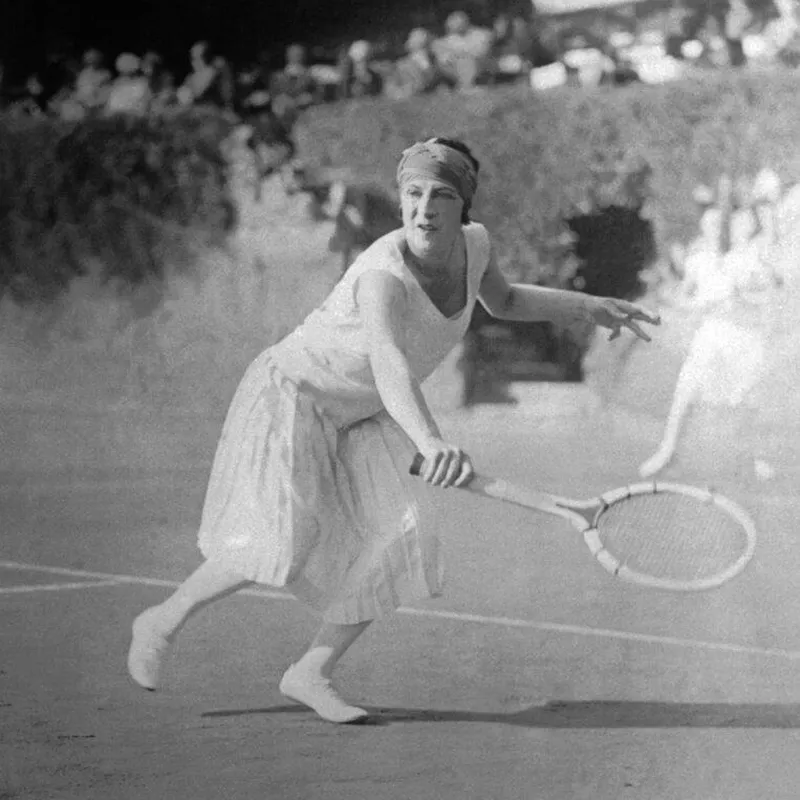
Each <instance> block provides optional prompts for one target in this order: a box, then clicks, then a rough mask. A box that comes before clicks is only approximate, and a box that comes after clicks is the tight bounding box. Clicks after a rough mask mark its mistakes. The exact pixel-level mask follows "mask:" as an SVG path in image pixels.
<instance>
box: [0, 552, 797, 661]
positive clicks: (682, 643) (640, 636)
mask: <svg viewBox="0 0 800 800" xmlns="http://www.w3.org/2000/svg"><path fill="white" fill-rule="evenodd" d="M0 569H16V570H31V571H32V572H44V573H48V574H50V575H66V576H69V577H73V578H96V579H98V581H100V582H103V583H106V582H107V583H109V584H116V585H118V586H119V585H122V584H126V583H127V584H134V585H137V586H162V587H167V588H171V589H174V588H175V587H177V586H179V585H180V582H179V581H167V580H162V579H160V578H144V577H140V576H138V575H117V574H113V573H106V572H89V571H85V570H79V569H69V568H67V567H49V566H44V565H42V564H29V563H26V562H20V561H3V560H0ZM62 585H64V584H62ZM82 585H83V586H85V585H86V584H82ZM239 594H244V595H248V596H250V597H261V598H267V599H271V600H294V599H295V597H294V596H293V595H291V594H289V593H288V592H276V591H268V590H262V589H243V590H242V591H240V592H239ZM397 613H398V614H405V615H407V616H414V617H427V618H429V619H448V620H453V621H454V622H471V623H475V624H478V625H497V626H500V627H503V628H518V629H525V630H535V631H550V632H552V633H564V634H568V635H571V636H594V637H598V638H601V639H621V640H623V641H628V642H641V643H643V644H660V645H672V646H674V647H694V648H698V649H701V650H712V651H715V652H723V653H738V654H744V655H754V656H771V657H775V658H786V659H790V660H793V661H796V660H798V659H800V651H798V650H783V649H781V648H777V647H751V646H748V645H741V644H728V643H726V642H709V641H704V640H702V639H682V638H680V637H677V636H656V635H654V634H647V633H634V632H631V631H618V630H613V629H611V628H590V627H588V626H584V625H567V624H564V623H560V622H537V621H535V620H529V619H516V618H514V617H495V616H484V615H481V614H469V613H464V612H461V611H440V610H437V609H434V608H408V607H406V606H402V607H401V608H398V609H397Z"/></svg>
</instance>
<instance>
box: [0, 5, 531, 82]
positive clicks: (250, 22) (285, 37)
mask: <svg viewBox="0 0 800 800" xmlns="http://www.w3.org/2000/svg"><path fill="white" fill-rule="evenodd" d="M510 7H514V8H518V9H519V8H521V9H523V10H525V11H526V12H527V11H529V10H530V3H529V2H528V0H461V2H459V1H458V0H438V1H437V0H130V1H129V2H119V1H117V2H106V3H97V2H96V0H95V1H94V2H92V0H71V2H70V1H69V0H68V1H67V2H64V0H0V60H2V61H3V62H4V63H5V64H6V68H7V70H8V71H9V72H10V73H12V74H13V75H14V76H16V77H18V73H19V72H20V71H26V70H29V69H31V68H32V67H35V66H36V65H37V64H39V63H41V61H42V59H43V58H44V57H45V55H46V54H47V53H48V52H52V51H55V50H62V51H64V50H66V51H70V52H71V54H76V55H77V54H80V53H81V52H82V51H83V50H85V49H86V48H87V47H90V46H91V47H97V48H99V49H100V50H102V51H103V52H104V53H105V54H106V56H107V60H108V61H113V57H114V56H115V55H116V54H118V53H119V52H122V51H131V52H134V53H138V54H141V53H142V52H144V51H146V50H149V49H153V50H157V51H158V52H160V53H161V54H162V55H163V56H164V57H165V58H166V60H167V61H168V62H169V63H171V64H172V65H173V67H175V68H183V67H184V66H185V67H186V68H188V60H187V54H186V52H187V50H188V48H189V47H190V46H191V45H192V43H193V42H195V41H197V40H198V39H209V40H211V41H212V43H213V44H214V46H216V47H217V48H219V49H220V50H221V51H222V52H224V53H225V54H226V55H227V56H228V57H229V58H231V59H232V60H233V61H234V62H240V61H245V60H248V59H252V58H254V57H255V56H256V55H257V54H258V53H259V52H261V51H263V50H267V51H268V52H269V53H270V55H271V56H272V58H273V59H274V60H275V61H276V64H277V65H280V64H281V63H282V52H283V48H284V47H285V45H286V44H288V43H289V42H292V41H302V42H305V43H308V44H311V45H316V46H321V47H325V46H329V47H333V46H335V44H336V43H340V42H341V41H342V40H345V41H348V40H352V39H357V38H361V37H364V38H369V39H372V40H375V39H378V38H383V39H389V40H391V39H393V38H397V37H402V36H404V35H405V34H407V32H408V30H409V29H410V28H411V27H413V26H414V25H417V24H428V25H437V26H441V24H442V23H443V21H444V18H445V17H446V16H447V14H448V13H449V12H450V11H453V10H455V9H463V10H465V11H467V12H468V13H470V15H471V16H472V17H473V19H474V20H475V21H476V22H481V21H483V22H488V21H490V20H491V17H492V15H493V14H495V13H497V12H498V11H499V10H501V9H507V8H510Z"/></svg>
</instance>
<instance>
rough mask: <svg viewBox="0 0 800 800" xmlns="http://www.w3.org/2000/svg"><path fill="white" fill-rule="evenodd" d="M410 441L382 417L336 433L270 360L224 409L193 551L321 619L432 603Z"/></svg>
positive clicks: (439, 576)
mask: <svg viewBox="0 0 800 800" xmlns="http://www.w3.org/2000/svg"><path fill="white" fill-rule="evenodd" d="M413 454H414V446H413V443H412V442H411V441H410V440H409V439H408V437H407V436H406V435H405V433H404V432H403V431H402V429H400V427H399V426H398V425H397V424H396V423H395V422H394V421H393V420H392V419H391V418H390V417H389V416H388V415H387V414H385V413H381V414H378V415H376V416H375V417H371V418H369V419H366V420H363V421H361V422H358V423H356V424H354V425H352V426H351V427H348V428H344V429H342V428H339V427H337V425H336V424H335V423H334V422H333V420H332V419H331V418H330V416H329V415H326V414H325V413H324V412H323V411H322V410H321V409H320V408H319V407H318V405H317V404H316V403H315V402H314V400H313V398H312V397H311V396H310V395H309V393H307V392H304V391H303V390H302V389H301V388H299V387H298V386H297V385H296V384H295V383H294V382H293V381H291V380H290V379H288V378H287V377H286V376H285V375H284V374H283V373H282V372H281V371H280V370H279V369H278V367H277V366H276V365H275V364H274V363H273V361H272V360H271V359H270V356H269V351H266V352H265V353H263V354H262V355H261V356H259V357H258V358H257V359H256V360H255V361H254V362H253V363H252V364H251V365H250V367H249V368H248V370H247V372H246V373H245V376H244V377H243V379H242V381H241V383H240V384H239V387H238V389H237V391H236V393H235V395H234V397H233V400H232V401H231V405H230V407H229V410H228V414H227V416H226V419H225V423H224V426H223V430H222V434H221V436H220V440H219V443H218V446H217V451H216V455H215V458H214V462H213V466H212V469H211V475H210V479H209V483H208V488H207V491H206V497H205V502H204V506H203V512H202V518H201V524H200V531H199V535H198V545H199V547H200V551H201V552H202V553H203V555H204V556H205V557H206V558H207V559H215V560H217V561H220V562H223V563H224V564H225V565H226V566H227V567H228V568H229V569H230V570H231V571H233V572H235V573H237V574H240V575H241V576H242V577H243V578H244V579H246V580H250V581H254V582H257V583H259V584H265V585H268V586H272V587H279V588H284V589H286V590H287V591H289V592H291V593H292V594H294V595H295V596H296V597H297V598H298V599H300V600H302V601H303V602H305V603H306V604H308V605H309V606H311V607H312V608H313V609H315V610H316V611H317V612H319V613H320V614H321V615H322V616H323V618H324V619H325V620H326V621H328V622H333V623H337V624H353V623H356V622H362V621H366V620H370V619H377V618H379V617H381V616H383V615H385V614H387V613H389V612H391V611H393V610H394V609H396V608H397V607H398V606H400V605H403V604H406V603H408V602H410V601H412V600H415V599H420V598H426V597H436V596H438V595H440V594H441V590H442V583H443V569H442V564H441V559H440V548H439V541H438V537H437V536H436V535H435V534H434V533H433V532H432V531H430V530H425V528H426V526H425V525H424V523H423V521H422V515H421V504H422V505H423V506H424V504H425V502H430V501H431V490H429V489H428V488H427V485H426V484H424V482H422V481H421V480H419V479H418V478H412V477H411V476H409V474H408V467H409V464H410V463H411V459H412V457H413Z"/></svg>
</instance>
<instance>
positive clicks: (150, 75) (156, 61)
mask: <svg viewBox="0 0 800 800" xmlns="http://www.w3.org/2000/svg"><path fill="white" fill-rule="evenodd" d="M142 75H144V77H145V78H146V80H147V85H148V86H149V87H150V95H151V98H152V100H151V105H150V109H151V111H154V112H159V111H163V110H164V109H165V108H168V107H169V106H171V105H173V104H174V103H175V102H177V91H176V88H175V76H174V75H173V74H172V72H170V71H169V70H168V69H166V68H165V67H164V61H163V59H162V58H161V56H160V55H159V54H158V53H156V52H154V51H152V50H150V51H148V52H147V53H145V54H144V55H143V56H142Z"/></svg>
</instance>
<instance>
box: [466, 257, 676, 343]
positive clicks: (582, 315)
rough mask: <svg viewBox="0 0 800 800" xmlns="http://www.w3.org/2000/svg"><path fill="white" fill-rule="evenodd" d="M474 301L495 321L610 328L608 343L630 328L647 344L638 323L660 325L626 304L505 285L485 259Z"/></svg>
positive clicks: (655, 317)
mask: <svg viewBox="0 0 800 800" xmlns="http://www.w3.org/2000/svg"><path fill="white" fill-rule="evenodd" d="M478 297H479V299H480V301H481V303H482V304H483V306H484V307H485V308H486V310H487V311H488V312H489V313H490V314H491V315H492V316H493V317H497V318H498V319H507V320H516V321H519V322H555V323H558V324H561V325H565V326H566V325H572V324H575V323H577V322H586V323H591V324H594V325H601V326H602V327H605V328H610V329H611V331H612V334H611V338H612V339H616V338H617V336H619V334H620V331H621V330H622V328H630V329H631V330H632V331H633V332H634V333H635V334H636V335H637V336H638V337H639V338H640V339H644V340H645V341H646V342H649V341H650V337H649V336H648V335H647V333H645V332H644V331H643V330H642V328H641V327H640V326H639V324H638V323H639V322H649V323H650V324H652V325H658V324H660V322H661V320H660V319H659V317H658V315H656V314H651V313H650V312H649V311H647V310H645V309H644V308H642V307H641V306H638V305H636V304H635V303H629V302H628V301H626V300H616V299H614V298H609V297H595V296H593V295H588V294H583V293H581V292H572V291H567V290H564V289H550V288H547V287H544V286H532V285H529V284H523V283H509V282H508V281H507V280H506V278H505V276H504V275H503V273H502V272H501V271H500V268H499V267H498V265H497V263H496V261H495V259H494V258H493V257H490V258H489V265H488V267H487V269H486V272H485V273H484V276H483V279H482V281H481V286H480V291H479V294H478Z"/></svg>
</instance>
